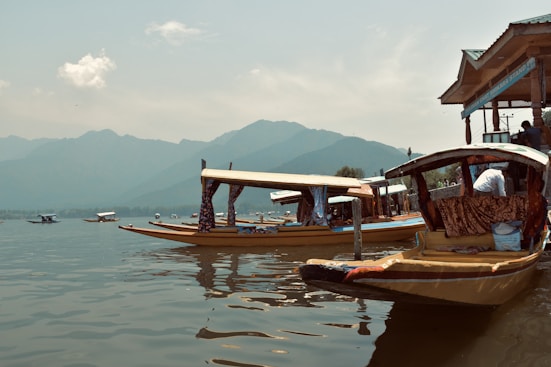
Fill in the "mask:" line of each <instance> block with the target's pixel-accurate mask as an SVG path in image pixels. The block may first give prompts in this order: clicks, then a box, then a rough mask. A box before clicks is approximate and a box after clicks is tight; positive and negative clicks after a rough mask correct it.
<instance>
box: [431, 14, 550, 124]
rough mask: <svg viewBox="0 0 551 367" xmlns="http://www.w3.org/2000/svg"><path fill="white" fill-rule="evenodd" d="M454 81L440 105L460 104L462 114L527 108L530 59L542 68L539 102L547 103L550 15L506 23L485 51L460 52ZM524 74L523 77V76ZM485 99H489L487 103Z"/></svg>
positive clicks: (548, 97) (442, 97)
mask: <svg viewBox="0 0 551 367" xmlns="http://www.w3.org/2000/svg"><path fill="white" fill-rule="evenodd" d="M462 52H463V57H462V59H461V64H460V68H459V73H458V76H457V81H455V82H454V83H453V84H452V85H451V86H450V87H449V88H448V90H446V91H445V92H444V94H442V96H441V97H440V100H441V103H442V104H463V105H464V106H465V107H468V106H471V108H466V110H465V111H464V113H463V115H464V116H463V117H465V115H469V114H470V112H472V111H473V110H476V109H478V108H480V107H482V106H483V107H485V108H491V100H496V101H497V102H498V107H499V108H503V107H530V102H531V87H532V84H531V80H530V73H528V72H529V71H530V70H532V69H534V68H535V67H536V65H537V64H536V63H535V62H533V60H534V58H536V59H538V60H540V61H541V64H542V65H544V66H543V67H542V70H541V71H540V72H541V73H542V74H543V75H542V85H543V87H542V89H544V90H543V91H542V92H543V100H544V101H545V100H547V101H551V14H547V15H542V16H538V17H535V18H530V19H525V20H520V21H517V22H513V23H510V24H509V26H508V28H507V29H506V30H505V32H504V33H503V34H502V35H501V36H500V37H499V38H498V39H497V40H496V41H495V42H494V43H493V44H492V45H491V46H490V47H489V48H488V49H486V50H480V49H471V50H463V51H462ZM523 73H524V74H523ZM488 98H489V99H488Z"/></svg>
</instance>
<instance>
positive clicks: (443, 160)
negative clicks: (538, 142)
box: [385, 143, 549, 178]
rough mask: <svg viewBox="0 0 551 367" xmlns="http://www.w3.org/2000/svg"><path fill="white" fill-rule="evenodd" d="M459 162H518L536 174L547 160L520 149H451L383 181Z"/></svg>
mask: <svg viewBox="0 0 551 367" xmlns="http://www.w3.org/2000/svg"><path fill="white" fill-rule="evenodd" d="M461 161H466V163H467V164H469V165H477V164H483V163H499V162H518V163H521V164H525V165H527V166H529V167H533V168H535V169H536V170H540V171H541V170H543V169H545V168H546V167H547V166H548V165H549V157H548V156H547V155H546V154H545V153H542V152H540V151H538V150H535V149H532V148H530V147H526V146H524V145H519V144H511V143H480V144H470V145H465V146H462V147H458V148H451V149H447V150H443V151H440V152H437V153H433V154H427V155H424V156H422V157H419V158H416V159H412V160H410V161H408V162H406V163H404V164H402V165H400V166H397V167H394V168H392V169H390V170H388V171H386V173H385V177H386V178H396V177H401V176H404V175H411V174H413V173H416V172H426V171H431V170H433V169H437V168H441V167H445V166H448V165H450V164H453V163H457V162H461Z"/></svg>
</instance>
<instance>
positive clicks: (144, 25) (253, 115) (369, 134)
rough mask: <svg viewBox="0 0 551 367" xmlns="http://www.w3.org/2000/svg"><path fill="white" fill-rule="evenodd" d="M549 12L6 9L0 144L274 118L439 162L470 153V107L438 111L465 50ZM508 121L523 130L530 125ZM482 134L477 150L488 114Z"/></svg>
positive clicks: (185, 131)
mask: <svg viewBox="0 0 551 367" xmlns="http://www.w3.org/2000/svg"><path fill="white" fill-rule="evenodd" d="M549 4H550V3H549V0H541V1H539V0H534V1H527V2H522V1H511V0H500V1H480V0H477V1H473V0H464V1H454V2H445V4H444V2H442V1H436V0H435V1H422V0H420V1H409V0H402V1H372V0H358V1H350V0H347V1H324V0H313V1H300V0H293V1H285V0H278V1H260V0H243V1H231V0H218V1H209V0H201V1H185V0H175V1H138V0H128V1H122V0H117V1H103V0H96V1H69V0H67V1H56V0H52V1H43V0H35V1H28V0H17V1H16V0H13V1H10V0H7V1H4V2H3V3H2V8H1V11H0V34H1V35H2V36H1V37H0V50H1V57H0V137H6V136H9V135H17V136H21V137H25V138H29V139H34V138H40V137H59V138H61V137H78V136H80V135H82V134H84V133H86V132H87V131H90V130H102V129H106V128H108V129H112V130H114V131H115V132H116V133H117V134H120V135H125V134H129V135H133V136H136V137H139V138H149V139H160V140H166V141H171V142H179V141H180V140H181V139H191V140H201V141H210V140H212V139H214V138H215V137H217V136H219V135H220V134H222V133H224V132H227V131H230V130H236V129H240V128H242V127H244V126H246V125H248V124H250V123H252V122H254V121H256V120H259V119H267V120H273V121H279V120H286V121H295V122H298V123H300V124H302V125H304V126H306V127H308V128H313V129H325V130H331V131H335V132H338V133H341V134H343V135H348V136H358V137H361V138H364V139H367V140H375V141H378V142H381V143H384V144H388V145H391V146H394V147H405V148H407V147H410V146H411V147H412V150H413V151H415V152H423V153H429V152H432V151H434V150H437V149H441V148H445V147H450V146H454V145H460V144H463V143H464V141H465V140H464V122H463V121H462V120H461V117H460V111H461V110H462V107H461V106H444V105H441V104H440V100H439V99H438V97H440V96H441V95H442V94H443V93H444V92H445V91H446V90H447V89H448V87H449V86H451V84H452V83H453V82H454V81H455V80H456V78H457V74H458V71H459V66H460V61H461V56H462V54H461V50H462V49H469V48H482V49H486V48H488V47H489V46H490V45H491V44H492V43H493V42H494V41H495V40H496V39H497V38H498V37H499V35H501V34H502V33H503V32H504V31H505V30H506V29H507V27H508V25H509V23H510V22H514V21H517V20H522V19H526V18H531V17H535V16H539V15H544V14H548V13H550V12H551V10H550V9H551V7H550V6H549ZM504 112H507V113H509V114H510V113H513V114H514V117H512V118H511V119H510V120H509V123H510V126H511V128H512V130H513V131H518V129H519V127H520V123H521V121H522V119H523V116H524V115H527V116H528V117H529V116H530V114H529V112H528V111H524V112H522V111H520V110H516V111H504ZM523 114H524V115H523ZM488 117H489V116H488ZM472 129H473V136H474V138H473V140H474V141H480V140H481V133H482V131H483V115H482V113H481V112H475V113H474V114H473V116H472Z"/></svg>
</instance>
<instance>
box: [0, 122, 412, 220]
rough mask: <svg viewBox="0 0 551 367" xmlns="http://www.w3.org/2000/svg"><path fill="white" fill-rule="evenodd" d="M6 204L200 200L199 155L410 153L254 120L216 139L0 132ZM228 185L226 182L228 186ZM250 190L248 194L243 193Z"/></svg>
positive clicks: (289, 166)
mask: <svg viewBox="0 0 551 367" xmlns="http://www.w3.org/2000/svg"><path fill="white" fill-rule="evenodd" d="M0 147H2V150H1V151H2V152H4V151H9V152H11V153H10V154H5V155H4V156H3V158H2V160H0V172H1V173H2V174H1V175H0V207H1V208H2V209H36V210H41V209H48V208H51V209H54V210H55V209H63V208H92V207H113V206H175V205H195V204H197V205H198V204H199V201H200V194H201V184H200V178H199V177H200V168H201V166H200V164H201V163H200V162H201V159H205V160H206V161H207V167H210V168H228V166H229V164H230V162H231V163H232V164H233V169H237V170H253V171H254V170H256V171H273V172H295V173H317V174H328V175H333V174H335V172H336V171H337V170H338V169H339V168H341V167H342V166H344V165H348V166H350V167H354V168H362V169H363V170H364V172H365V173H366V175H368V176H369V175H372V174H378V172H379V169H380V168H383V169H388V168H391V167H393V166H395V165H397V164H399V163H402V162H404V161H405V160H407V155H405V154H404V153H403V152H402V151H400V150H398V149H396V148H393V147H390V146H387V145H384V144H380V143H377V142H372V141H365V140H363V139H359V138H352V137H345V136H343V135H341V134H338V133H335V132H330V131H325V130H315V129H307V128H305V127H304V126H302V125H300V124H298V123H295V122H286V121H277V122H271V121H266V120H260V121H256V122H254V123H252V124H250V125H248V126H245V127H244V128H243V129H241V130H235V131H231V132H227V133H223V134H222V135H220V136H219V137H218V138H216V139H214V140H212V141H211V142H200V141H190V140H185V139H184V140H182V141H181V142H180V143H178V144H175V143H169V142H165V141H160V140H148V139H138V138H135V137H132V136H129V135H125V136H119V135H117V134H115V133H114V132H113V131H111V130H103V131H91V132H88V133H86V134H84V135H82V136H80V137H78V138H74V139H37V140H26V139H21V138H17V137H11V136H10V137H8V138H0ZM222 190H223V189H222ZM245 197H246V196H245Z"/></svg>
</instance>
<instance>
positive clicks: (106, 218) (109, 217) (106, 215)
mask: <svg viewBox="0 0 551 367" xmlns="http://www.w3.org/2000/svg"><path fill="white" fill-rule="evenodd" d="M84 221H85V222H97V223H105V222H118V221H119V218H118V217H117V213H115V212H101V213H96V218H86V219H84Z"/></svg>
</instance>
